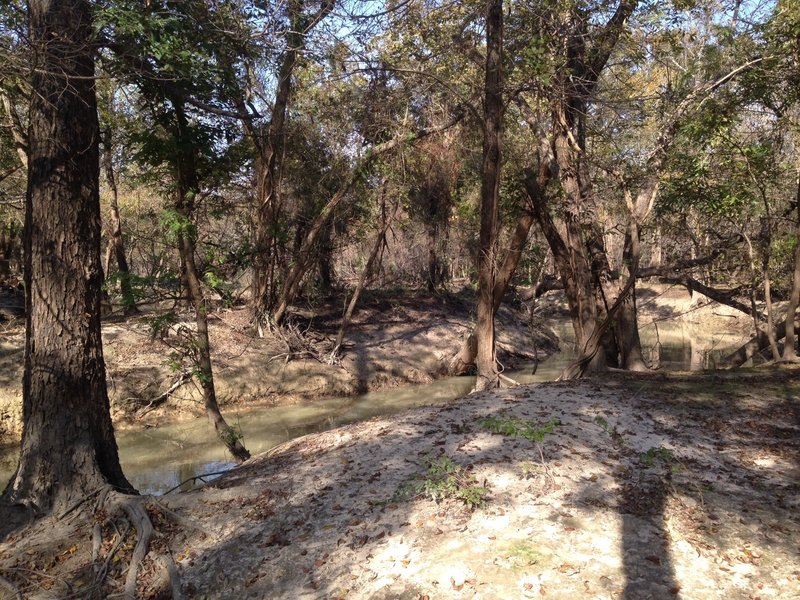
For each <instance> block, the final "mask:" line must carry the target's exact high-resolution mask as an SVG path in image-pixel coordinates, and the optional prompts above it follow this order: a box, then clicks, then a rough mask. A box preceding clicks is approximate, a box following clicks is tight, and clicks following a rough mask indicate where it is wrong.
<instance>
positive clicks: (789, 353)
mask: <svg viewBox="0 0 800 600" xmlns="http://www.w3.org/2000/svg"><path fill="white" fill-rule="evenodd" d="M795 204H796V205H797V221H795V240H796V242H797V245H796V246H795V248H794V272H793V274H792V289H791V292H790V293H789V303H788V306H787V307H786V339H785V340H784V343H783V359H784V360H795V359H796V358H797V351H796V346H797V337H796V335H795V329H794V315H795V313H796V312H797V306H798V304H800V171H798V177H797V193H796V195H795Z"/></svg>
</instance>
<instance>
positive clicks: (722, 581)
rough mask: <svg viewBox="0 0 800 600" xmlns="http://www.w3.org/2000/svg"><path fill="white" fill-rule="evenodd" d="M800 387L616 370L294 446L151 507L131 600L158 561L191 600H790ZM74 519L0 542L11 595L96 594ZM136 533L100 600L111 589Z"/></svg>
mask: <svg viewBox="0 0 800 600" xmlns="http://www.w3.org/2000/svg"><path fill="white" fill-rule="evenodd" d="M799 377H800V373H798V371H796V370H781V371H773V372H767V373H763V372H752V373H742V374H739V375H736V376H733V375H730V374H725V375H691V376H690V375H688V374H683V375H681V374H674V375H664V374H658V375H646V376H629V375H625V376H622V375H621V374H617V375H613V376H606V377H603V378H598V379H589V380H583V381H580V382H565V383H550V384H541V385H534V386H526V387H520V388H515V389H510V390H503V391H498V392H492V393H483V394H478V395H473V396H469V397H467V398H463V399H461V400H457V401H454V402H452V403H449V404H447V405H444V406H438V407H432V408H424V409H416V410H413V411H410V412H407V413H404V414H401V415H399V416H395V417H392V418H386V419H375V420H371V421H368V422H364V423H360V424H356V425H352V426H348V427H343V428H340V429H337V430H333V431H329V432H326V433H322V434H315V435H312V436H307V437H304V438H300V439H297V440H294V441H292V442H289V443H287V444H285V445H284V446H281V447H278V448H276V449H274V450H273V451H271V452H270V453H268V454H267V455H261V456H258V457H254V458H253V459H252V460H250V461H248V462H247V463H245V464H244V465H243V466H242V467H240V468H239V469H237V470H235V471H233V472H231V473H230V474H228V475H226V476H224V477H222V478H221V479H219V480H217V481H216V482H214V483H212V484H210V485H206V486H205V487H203V488H201V489H199V490H195V491H192V492H189V493H184V494H175V495H169V496H166V497H163V498H161V499H160V503H161V505H160V506H159V505H156V504H155V503H151V504H150V509H149V511H150V515H151V518H152V519H153V521H154V523H155V525H156V528H157V529H158V530H159V531H160V532H161V535H160V537H158V538H156V539H155V541H154V544H153V550H152V552H151V554H150V555H149V556H148V558H147V559H146V561H145V569H144V576H143V577H142V578H141V580H142V583H141V585H140V589H139V594H140V597H143V598H166V597H169V594H168V593H167V592H166V591H165V590H164V585H163V584H159V583H158V582H157V577H155V567H154V560H155V559H156V558H157V556H159V555H165V554H168V555H171V556H172V557H173V558H174V560H175V561H176V563H177V566H178V572H179V574H180V578H181V581H182V592H183V594H184V595H185V597H187V598H209V599H210V598H220V599H222V598H237V599H238V598H269V599H273V598H274V599H277V598H281V599H282V598H285V599H298V598H308V599H330V598H365V599H366V598H368V599H389V598H406V599H410V600H422V599H429V600H430V599H435V598H448V599H460V598H489V599H506V598H539V597H549V598H569V599H577V598H580V599H583V598H598V599H600V598H604V599H605V598H608V599H626V600H632V599H640V598H641V599H645V598H654V599H662V598H685V599H700V600H702V599H714V598H725V599H726V600H735V599H755V598H762V599H767V598H775V599H778V598H780V599H790V598H800V547H799V546H798V540H800V512H798V509H799V508H800V484H799V482H800V379H799ZM487 419H489V420H488V421H487ZM503 423H505V424H506V431H507V433H509V432H510V433H513V432H514V431H516V432H517V433H526V434H527V437H525V435H507V434H502V433H496V432H494V431H493V430H496V429H498V428H500V429H502V427H498V424H503ZM509 423H511V424H513V426H512V427H511V428H510V429H509V428H508V424H509ZM548 423H551V424H552V426H551V427H550V428H549V429H552V431H551V432H549V433H546V431H547V429H548V428H547V427H546V425H547V424H548ZM493 424H494V425H493ZM445 457H446V458H445ZM431 464H434V465H439V466H440V467H442V466H443V465H451V466H450V467H448V468H447V469H445V470H448V471H449V472H450V473H451V474H452V475H453V480H452V481H451V482H450V485H449V486H448V485H445V486H443V487H444V488H447V489H443V487H442V486H439V485H435V484H436V481H437V478H436V477H437V476H436V473H438V472H439V471H437V470H436V469H435V468H434V469H433V470H432V469H431V466H430V465H431ZM455 465H457V466H455ZM440 470H441V469H440ZM445 481H448V480H447V479H445ZM478 488H484V489H485V490H486V492H485V495H483V492H480V491H476V490H478ZM448 490H449V491H448ZM459 496H461V497H462V498H461V499H460V498H459ZM481 497H482V502H481V504H480V506H478V507H477V508H474V509H472V508H470V507H468V506H467V505H466V504H465V502H464V501H463V498H467V499H469V498H472V499H476V498H481ZM164 507H168V508H169V509H171V510H172V511H175V513H177V514H178V515H180V517H181V518H182V521H181V523H182V525H181V526H175V525H174V524H171V523H170V521H169V520H168V519H167V518H166V516H165V515H166V513H165V512H164ZM72 516H73V517H75V518H74V520H72V521H70V518H67V519H64V520H61V521H54V520H52V519H51V520H48V521H45V522H40V523H39V524H38V525H36V526H35V527H34V528H33V529H32V530H30V529H29V530H25V531H24V532H17V533H13V534H12V535H11V537H9V538H8V539H6V541H5V542H4V543H2V544H0V575H2V577H3V578H5V579H6V580H8V581H9V582H12V583H13V585H15V586H17V587H18V589H19V590H21V591H22V592H23V593H24V595H25V597H26V598H67V597H85V596H86V595H87V590H89V589H91V586H92V580H93V577H94V575H93V573H94V572H95V571H93V567H92V564H91V556H90V554H91V553H90V549H91V535H90V531H91V524H92V523H93V522H94V520H95V519H101V520H102V519H103V518H104V516H105V515H102V514H100V515H97V514H92V513H91V512H89V511H87V512H85V513H82V514H81V513H79V512H78V513H74V514H73V515H72ZM119 527H120V529H122V526H121V525H120V526H119ZM113 531H114V530H113V528H112V527H111V526H110V525H106V536H107V539H106V542H105V543H104V544H103V546H102V548H101V550H100V553H99V555H98V558H97V562H96V563H95V567H94V568H95V569H96V568H97V565H99V564H102V563H103V562H104V557H105V556H107V555H108V551H109V549H110V548H111V545H112V539H116V538H114V537H113ZM131 538H132V536H130V535H129V536H128V537H127V538H126V539H125V540H124V542H123V544H122V547H121V550H120V551H119V553H118V555H117V556H118V557H121V558H119V560H117V559H114V560H113V561H111V564H110V568H109V576H110V579H109V581H108V582H107V583H106V585H105V587H102V588H100V589H98V590H96V595H95V596H94V597H111V595H113V594H114V593H117V592H119V591H120V587H119V586H120V585H121V583H120V582H121V580H122V579H123V575H124V572H125V566H126V564H127V560H128V558H129V556H130V552H131V548H132V545H133V543H132V540H131ZM70 594H72V595H70ZM0 597H2V594H1V593H0Z"/></svg>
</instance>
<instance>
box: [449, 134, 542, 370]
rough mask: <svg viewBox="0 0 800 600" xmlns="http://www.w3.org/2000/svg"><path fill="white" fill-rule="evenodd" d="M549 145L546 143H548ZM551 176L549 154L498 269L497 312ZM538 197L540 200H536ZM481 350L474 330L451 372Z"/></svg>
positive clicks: (529, 184)
mask: <svg viewBox="0 0 800 600" xmlns="http://www.w3.org/2000/svg"><path fill="white" fill-rule="evenodd" d="M545 145H546V143H545ZM550 178H551V171H550V165H549V161H548V160H547V159H546V156H542V157H540V162H539V169H538V172H537V173H536V175H534V174H533V173H531V174H530V175H529V176H528V177H527V178H526V181H525V188H526V192H527V193H528V207H527V208H526V209H525V210H523V211H522V212H520V214H519V217H518V218H517V225H516V227H515V228H514V234H513V235H512V236H511V241H510V243H509V245H508V250H507V251H506V253H505V256H504V258H503V263H502V264H501V265H500V268H499V269H498V270H497V274H496V275H495V280H494V289H493V290H492V310H493V312H494V315H495V316H496V315H497V311H498V310H499V309H500V305H501V304H502V303H503V298H504V297H505V295H506V292H507V291H508V286H509V285H510V284H511V279H512V278H513V277H514V273H515V272H516V270H517V265H518V264H519V260H520V258H522V253H523V251H524V250H525V244H526V243H527V241H528V235H529V234H530V231H531V226H532V225H533V221H534V216H533V212H531V210H530V206H532V205H533V203H534V202H543V200H540V198H543V196H544V193H545V192H544V190H545V188H546V187H547V184H548V183H549V181H550ZM533 198H536V200H533ZM477 353H478V344H477V340H476V338H475V332H474V331H472V332H471V333H470V335H469V336H467V338H466V339H464V341H463V343H462V344H461V348H460V349H459V351H458V353H457V354H456V355H455V356H453V357H452V358H451V359H450V363H449V364H448V366H447V370H448V373H450V374H451V375H464V374H465V373H466V372H467V371H468V370H469V369H470V367H472V366H473V365H475V358H476V356H477Z"/></svg>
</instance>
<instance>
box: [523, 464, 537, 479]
mask: <svg viewBox="0 0 800 600" xmlns="http://www.w3.org/2000/svg"><path fill="white" fill-rule="evenodd" d="M519 468H520V469H522V474H523V475H524V477H525V479H530V478H531V477H532V476H533V474H534V473H535V472H536V471H538V470H539V465H537V464H536V463H533V462H531V461H529V460H526V461H523V462H521V463H520V464H519Z"/></svg>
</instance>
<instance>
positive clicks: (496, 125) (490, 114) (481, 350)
mask: <svg viewBox="0 0 800 600" xmlns="http://www.w3.org/2000/svg"><path fill="white" fill-rule="evenodd" d="M502 68H503V0H488V2H487V7H486V79H485V83H484V112H483V164H482V167H481V230H480V257H479V268H478V317H477V323H476V325H475V339H476V344H477V356H476V359H475V364H476V366H477V367H478V379H477V381H476V382H475V391H481V390H485V389H488V388H492V387H497V386H498V385H499V384H500V377H499V375H498V372H497V360H496V356H495V337H494V301H493V290H494V276H495V267H496V259H495V250H496V242H497V217H498V214H497V213H498V208H497V207H498V201H499V198H500V160H501V158H500V143H501V130H502V121H503V96H502V87H501V86H502Z"/></svg>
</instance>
